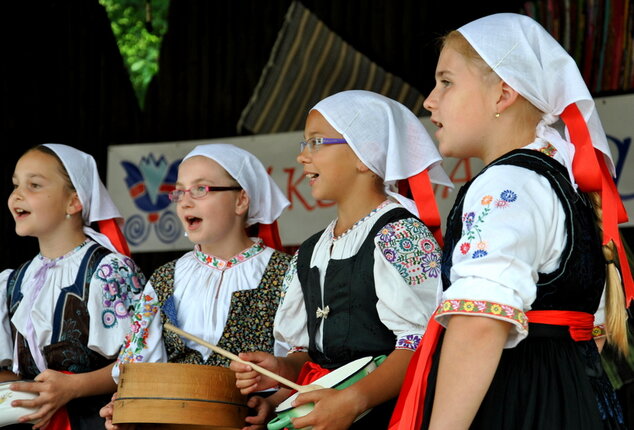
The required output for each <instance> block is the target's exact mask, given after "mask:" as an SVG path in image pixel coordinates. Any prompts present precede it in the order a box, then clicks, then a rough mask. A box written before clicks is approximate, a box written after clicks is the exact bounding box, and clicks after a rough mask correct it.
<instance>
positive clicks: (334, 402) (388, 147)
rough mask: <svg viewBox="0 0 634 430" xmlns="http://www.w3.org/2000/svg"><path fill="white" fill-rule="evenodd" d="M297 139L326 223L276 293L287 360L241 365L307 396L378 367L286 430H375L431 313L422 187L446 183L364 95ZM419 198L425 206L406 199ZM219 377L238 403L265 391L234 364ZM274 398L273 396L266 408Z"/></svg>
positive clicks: (339, 100) (428, 206) (416, 140)
mask: <svg viewBox="0 0 634 430" xmlns="http://www.w3.org/2000/svg"><path fill="white" fill-rule="evenodd" d="M304 138H305V140H304V141H303V142H301V147H300V149H301V152H300V155H299V156H298V157H297V161H298V162H299V163H301V164H302V165H303V167H304V174H305V175H306V178H307V179H308V181H309V185H310V187H311V193H312V196H313V197H314V198H315V199H320V200H330V201H334V202H335V203H336V205H337V218H336V219H335V220H333V221H332V222H331V223H330V224H329V225H328V226H327V227H326V229H325V230H322V231H320V232H319V233H317V234H315V235H313V236H312V237H311V238H309V239H308V240H306V241H305V242H304V243H303V244H302V245H301V247H300V249H299V251H298V253H297V254H296V255H295V257H294V259H293V261H292V262H291V266H290V269H289V272H288V273H287V276H286V279H285V281H284V290H285V293H284V298H283V301H282V303H281V305H280V309H279V310H278V313H277V315H276V318H275V327H274V331H275V336H276V338H277V339H278V340H280V341H282V342H284V343H286V344H288V345H289V346H290V348H291V349H290V352H289V354H288V356H287V357H284V358H280V357H273V356H271V355H268V354H263V353H255V354H243V355H242V356H241V357H242V358H244V359H247V360H251V361H253V362H257V363H259V364H261V365H263V366H265V367H268V368H269V369H270V370H273V371H275V372H277V373H279V374H282V375H283V376H285V377H286V378H287V379H291V380H297V381H298V383H300V384H308V383H310V382H311V381H313V380H315V379H316V378H317V377H319V376H321V375H323V374H325V373H327V372H328V371H330V370H333V369H337V368H339V367H341V366H343V365H345V364H347V363H349V362H351V361H353V360H355V359H358V358H362V357H366V356H373V357H377V356H380V355H386V356H387V358H386V359H385V361H384V362H383V363H382V364H380V366H379V367H378V368H377V369H376V370H375V371H374V372H372V373H371V374H370V375H368V376H366V377H365V378H363V379H362V380H360V381H359V382H357V383H355V384H353V385H352V386H350V387H348V388H346V389H344V390H341V391H337V390H333V389H322V390H317V391H313V392H310V393H306V394H301V395H299V396H298V397H297V399H296V402H295V403H294V406H297V405H300V404H304V403H309V402H315V404H316V406H315V408H314V410H313V411H312V412H311V413H309V414H308V415H306V416H304V417H300V418H293V420H292V422H293V427H294V428H305V427H309V426H310V427H312V428H313V429H314V430H321V429H329V430H333V429H346V428H360V429H361V428H364V429H365V428H385V426H386V425H387V422H388V420H389V416H390V414H391V411H392V407H393V405H394V404H393V401H392V400H393V399H394V397H395V396H396V395H397V393H398V391H399V388H400V385H401V382H402V380H403V376H404V372H405V369H406V367H407V363H408V362H409V359H410V357H411V355H412V353H413V351H414V350H415V349H416V346H417V345H418V342H419V340H420V338H421V336H422V334H423V333H424V331H425V326H426V322H427V320H428V318H429V317H430V315H431V313H432V312H433V310H434V309H435V307H436V304H437V295H438V293H439V285H440V283H439V275H440V267H439V263H440V246H439V244H438V242H437V240H436V238H434V235H433V233H432V231H431V229H433V230H434V231H435V232H436V233H437V232H438V229H437V227H438V226H439V220H438V219H437V208H436V204H435V201H434V197H433V191H432V188H431V183H432V182H433V183H437V184H443V185H447V186H450V185H451V182H450V181H449V179H448V177H447V176H446V174H445V172H444V171H443V170H442V168H441V167H440V165H439V164H440V161H441V160H440V156H439V154H438V152H437V150H436V148H435V146H434V144H433V141H432V140H431V138H430V137H429V135H428V134H427V132H426V131H425V128H424V127H423V125H422V124H421V122H420V120H419V119H418V118H417V117H416V116H415V115H414V114H413V113H412V112H411V111H410V110H409V109H407V108H406V107H405V106H403V105H402V104H400V103H398V102H396V101H394V100H392V99H389V98H387V97H384V96H382V95H379V94H376V93H372V92H369V91H359V90H353V91H344V92H341V93H338V94H335V95H332V96H330V97H328V98H326V99H324V100H322V101H321V102H319V103H317V105H316V106H314V107H313V108H312V109H311V111H310V113H309V114H308V118H307V120H306V127H305V129H304ZM408 178H411V184H412V187H411V188H412V190H414V191H415V192H414V197H415V201H412V200H409V199H407V198H404V197H403V196H402V195H400V194H398V193H396V192H395V187H394V186H395V184H396V182H397V181H399V180H404V179H408ZM421 190H422V191H423V192H424V193H426V194H425V196H426V198H422V197H420V196H418V197H419V198H416V197H417V193H418V192H419V191H421ZM419 216H420V218H419ZM421 219H427V220H432V221H430V224H429V225H426V224H425V222H423V221H421ZM432 224H433V225H432ZM231 368H232V369H233V370H235V371H236V372H237V386H238V388H241V390H242V392H243V393H245V394H249V393H252V392H254V391H256V390H261V389H264V388H268V387H270V386H271V385H273V384H274V383H273V381H271V380H268V379H267V378H264V377H260V376H257V375H256V374H255V373H253V372H251V371H250V369H249V368H248V367H247V366H244V365H241V364H239V363H235V362H234V363H232V365H231ZM285 396H288V391H287V390H280V392H278V394H276V395H275V397H273V398H272V399H270V400H269V401H270V402H271V403H276V402H279V401H280V400H281V399H282V398H284V397H285ZM369 408H373V409H372V411H371V412H370V413H369V414H368V415H366V416H365V417H363V418H362V419H360V420H359V421H357V422H356V423H354V424H353V421H354V420H355V418H356V417H357V416H359V415H360V414H361V413H362V412H364V411H366V410H367V409H369ZM264 415H265V413H262V415H261V416H262V418H263V417H264Z"/></svg>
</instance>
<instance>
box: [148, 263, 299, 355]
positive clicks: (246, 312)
mask: <svg viewBox="0 0 634 430" xmlns="http://www.w3.org/2000/svg"><path fill="white" fill-rule="evenodd" d="M289 261H290V256H289V255H288V254H284V253H281V252H278V251H274V252H273V254H272V255H271V259H270V260H269V263H268V265H267V266H266V269H265V270H264V274H263V275H262V279H261V280H260V285H259V286H258V287H257V288H254V289H251V290H243V291H236V292H234V293H233V295H232V297H231V304H230V308H229V314H228V316H227V323H226V325H225V328H224V331H223V333H222V336H221V338H220V340H219V341H218V346H219V347H221V348H223V349H225V350H227V351H229V352H232V353H234V354H238V353H240V352H251V351H266V352H269V353H273V344H274V339H273V320H274V319H275V313H276V312H277V308H278V306H279V303H280V297H281V291H282V281H283V279H284V275H285V274H286V269H287V268H288V263H289ZM175 267H176V260H174V261H171V262H169V263H167V264H165V265H163V266H161V267H160V268H159V269H157V270H156V271H155V272H154V274H152V277H151V278H150V282H151V283H152V286H153V287H154V291H156V294H157V296H158V301H159V306H160V307H161V321H162V323H163V324H164V323H166V322H169V323H170V324H172V325H177V322H176V321H175V320H176V312H175V309H174V308H173V306H174V303H173V294H174V271H175ZM163 339H164V342H165V348H166V350H167V356H168V361H169V362H170V363H189V364H205V365H208V366H225V367H228V366H229V363H230V360H229V359H227V358H225V357H223V356H221V355H219V354H216V353H212V354H211V355H210V356H209V357H208V358H207V360H204V359H203V356H202V354H201V353H200V352H198V351H196V350H194V349H191V348H189V347H187V346H186V345H185V343H184V342H183V340H182V339H181V338H180V336H178V335H177V334H175V333H174V332H171V331H169V330H166V329H163Z"/></svg>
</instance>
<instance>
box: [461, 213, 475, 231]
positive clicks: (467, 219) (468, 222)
mask: <svg viewBox="0 0 634 430" xmlns="http://www.w3.org/2000/svg"><path fill="white" fill-rule="evenodd" d="M474 219H475V212H469V213H466V214H464V215H462V222H464V225H465V227H466V229H467V231H469V230H471V227H472V226H473V220H474Z"/></svg>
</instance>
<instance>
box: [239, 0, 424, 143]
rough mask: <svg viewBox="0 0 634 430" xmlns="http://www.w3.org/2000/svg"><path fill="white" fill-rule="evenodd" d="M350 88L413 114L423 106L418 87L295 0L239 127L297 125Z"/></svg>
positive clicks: (274, 129) (275, 129) (260, 129)
mask: <svg viewBox="0 0 634 430" xmlns="http://www.w3.org/2000/svg"><path fill="white" fill-rule="evenodd" d="M350 89H361V90H368V91H374V92H376V93H379V94H382V95H384V96H387V97H390V98H392V99H394V100H397V101H399V102H401V103H402V104H404V105H405V106H407V107H408V108H409V109H410V110H412V111H413V112H414V114H416V115H420V112H421V109H422V106H423V100H424V97H423V96H422V94H421V93H420V92H419V91H418V90H416V89H415V88H413V87H412V86H411V85H409V84H408V83H406V82H404V81H403V80H402V79H401V78H399V77H397V76H394V75H393V74H391V73H388V72H386V71H385V70H383V69H382V68H381V67H379V66H378V65H377V64H376V63H373V62H372V61H371V60H370V59H368V58H367V57H366V56H364V55H362V54H361V53H360V52H358V51H356V50H355V49H354V48H353V47H352V46H351V45H349V44H348V43H346V42H345V41H344V40H343V39H341V38H340V37H339V36H337V34H335V33H334V32H333V31H331V30H330V29H329V28H328V27H327V26H326V25H325V24H324V23H323V22H322V21H320V20H319V19H318V18H317V17H316V16H315V15H314V14H313V13H312V12H311V11H310V10H308V9H306V8H305V7H304V6H303V5H302V4H301V3H300V2H298V1H294V2H293V3H292V4H291V6H290V7H289V9H288V12H287V14H286V17H285V20H284V24H283V25H282V29H281V30H280V32H279V35H278V37H277V40H276V42H275V45H274V47H273V50H272V52H271V57H270V58H269V61H268V63H267V65H266V67H265V68H264V70H263V71H262V75H261V76H260V81H259V82H258V85H257V86H256V89H255V92H254V93H253V95H252V96H251V99H250V101H249V103H248V105H247V106H246V108H245V109H244V110H243V111H242V115H241V117H240V120H239V121H238V132H239V133H243V132H245V131H249V132H251V133H254V134H264V133H279V132H285V131H296V130H301V129H303V128H304V121H305V120H306V115H307V114H308V110H309V109H310V108H311V107H312V106H314V105H315V104H316V103H317V102H318V101H320V100H322V99H324V98H326V97H327V96H329V95H331V94H335V93H338V92H340V91H344V90H350Z"/></svg>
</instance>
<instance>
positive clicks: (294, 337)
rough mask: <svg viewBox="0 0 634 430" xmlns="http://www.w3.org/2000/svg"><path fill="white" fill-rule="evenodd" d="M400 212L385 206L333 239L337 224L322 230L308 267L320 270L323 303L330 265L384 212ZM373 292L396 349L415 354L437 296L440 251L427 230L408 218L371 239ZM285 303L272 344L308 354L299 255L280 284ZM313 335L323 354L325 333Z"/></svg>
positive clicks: (348, 253) (352, 250)
mask: <svg viewBox="0 0 634 430" xmlns="http://www.w3.org/2000/svg"><path fill="white" fill-rule="evenodd" d="M397 207H402V206H401V205H399V204H397V203H394V202H391V201H386V202H384V203H382V204H381V205H380V206H379V207H378V208H376V209H375V210H374V211H372V212H371V213H370V214H369V215H367V216H366V217H364V218H363V219H361V220H360V221H358V222H357V223H356V224H355V225H354V226H353V227H352V228H350V229H349V230H348V231H347V232H345V233H343V234H342V235H341V236H339V237H334V235H333V231H334V227H335V224H336V221H337V220H334V221H332V222H331V223H330V225H328V227H327V228H326V229H325V231H324V232H323V234H322V235H321V237H320V238H319V240H318V242H317V243H316V245H315V248H314V250H313V254H312V256H311V259H310V266H311V267H315V266H316V267H318V268H319V273H320V283H321V290H322V297H323V292H324V288H328V286H325V287H324V279H325V274H326V268H327V266H328V262H329V260H330V259H331V258H332V259H345V258H349V257H352V256H354V255H356V254H357V252H358V251H359V248H360V247H361V245H362V244H363V242H364V241H365V239H366V238H367V236H368V234H369V232H370V229H372V227H373V226H374V224H375V222H376V221H377V220H378V219H379V218H380V217H381V216H382V215H383V214H385V213H386V212H388V211H390V210H392V209H394V208H397ZM374 246H375V248H374V269H373V273H374V281H375V285H374V289H375V291H376V295H377V297H378V302H377V305H376V308H377V311H378V314H379V318H380V319H381V321H382V322H383V324H385V326H386V327H388V328H389V329H390V330H391V331H392V332H393V333H394V334H395V335H396V348H397V349H411V350H415V349H416V347H417V346H418V343H419V341H420V338H421V336H422V334H423V332H424V331H425V327H426V326H427V321H428V320H429V318H430V316H431V314H432V313H433V312H434V309H435V308H436V305H437V303H438V299H439V294H440V292H441V283H440V256H441V254H440V252H441V250H440V247H439V246H438V243H437V242H436V240H435V239H434V237H433V235H432V234H431V232H430V231H429V230H428V229H427V227H426V226H425V225H424V224H423V223H422V222H420V221H419V220H417V219H415V218H407V219H404V220H400V221H397V222H394V223H391V224H388V225H387V226H386V227H385V228H383V229H381V230H380V231H379V233H378V234H377V236H376V237H375V238H374ZM283 290H284V293H283V299H282V303H281V304H280V308H279V309H278V312H277V314H276V317H275V324H274V333H275V338H276V339H278V340H280V341H282V342H284V343H286V344H288V345H289V346H290V347H291V351H290V352H298V351H307V350H308V341H309V339H308V330H307V316H306V308H305V306H304V296H303V294H302V289H301V286H300V282H299V279H298V277H297V254H295V256H294V257H293V259H292V260H291V264H290V267H289V270H288V272H287V274H286V277H285V279H284V286H283ZM321 327H323V326H320V330H319V331H318V332H317V339H316V344H317V348H318V349H320V350H322V345H323V338H322V336H323V332H322V330H321Z"/></svg>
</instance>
